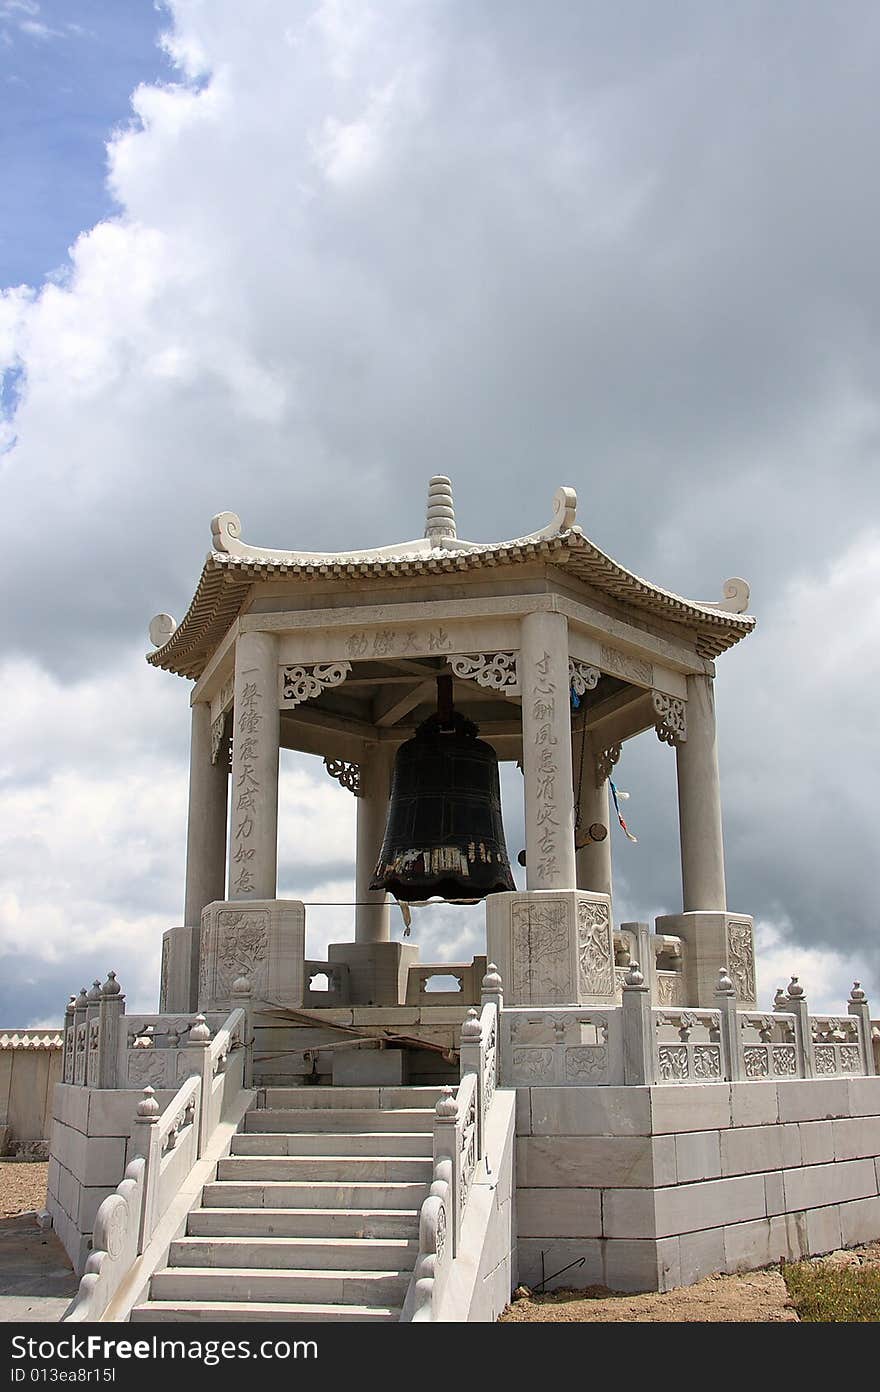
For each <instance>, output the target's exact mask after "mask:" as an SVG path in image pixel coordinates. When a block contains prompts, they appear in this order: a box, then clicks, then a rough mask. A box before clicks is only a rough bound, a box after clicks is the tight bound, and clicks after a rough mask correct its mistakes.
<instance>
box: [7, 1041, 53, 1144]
mask: <svg viewBox="0 0 880 1392" xmlns="http://www.w3.org/2000/svg"><path fill="white" fill-rule="evenodd" d="M61 1056H62V1048H61V1036H60V1035H56V1034H54V1033H52V1034H51V1035H50V1034H48V1033H47V1032H46V1031H43V1030H18V1031H16V1032H12V1031H10V1032H9V1033H8V1034H2V1035H0V1155H7V1154H14V1153H15V1152H16V1151H19V1150H31V1151H32V1150H34V1149H35V1148H38V1147H41V1146H42V1145H45V1143H46V1142H47V1141H48V1139H49V1132H50V1130H51V1128H52V1094H53V1091H54V1088H55V1084H56V1083H57V1081H58V1079H59V1078H60V1076H61ZM37 1153H39V1150H37Z"/></svg>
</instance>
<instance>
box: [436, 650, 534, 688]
mask: <svg viewBox="0 0 880 1392" xmlns="http://www.w3.org/2000/svg"><path fill="white" fill-rule="evenodd" d="M446 660H447V662H448V663H449V665H450V667H451V668H452V670H453V672H454V673H455V675H456V676H457V677H461V678H462V679H463V680H464V681H474V682H476V683H477V685H478V686H484V687H487V688H488V689H489V690H491V691H504V692H506V693H507V694H509V695H512V694H514V693H515V692H517V691H519V674H518V671H517V655H516V653H515V652H495V653H492V652H487V653H460V654H450V656H449V657H448V658H447V659H446Z"/></svg>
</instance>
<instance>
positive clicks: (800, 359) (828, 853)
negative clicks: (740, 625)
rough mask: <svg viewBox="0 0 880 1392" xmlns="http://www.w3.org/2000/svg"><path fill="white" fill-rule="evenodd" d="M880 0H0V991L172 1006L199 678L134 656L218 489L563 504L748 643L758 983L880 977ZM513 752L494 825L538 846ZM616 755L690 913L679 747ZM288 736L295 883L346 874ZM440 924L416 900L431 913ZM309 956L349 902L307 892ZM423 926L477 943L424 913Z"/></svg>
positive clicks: (381, 527)
mask: <svg viewBox="0 0 880 1392" xmlns="http://www.w3.org/2000/svg"><path fill="white" fill-rule="evenodd" d="M878 45H880V11H878V9H877V6H876V5H875V4H873V3H870V0H865V3H862V2H861V0H841V3H838V4H835V5H830V4H823V3H818V2H817V0H809V3H804V0H777V3H775V4H774V5H773V6H768V5H766V4H765V3H761V0H754V2H752V0H741V3H739V4H737V5H736V6H731V5H729V4H726V3H723V0H693V3H689V2H688V0H682V3H679V4H677V5H675V6H659V5H657V4H656V3H655V0H619V3H617V4H615V5H613V6H610V5H608V4H607V3H603V0H577V3H567V2H566V0H547V3H545V4H543V5H541V6H540V7H536V6H535V5H534V3H527V0H505V3H504V4H501V3H497V0H496V2H495V3H490V0H372V3H371V0H309V3H305V0H303V3H291V0H249V3H248V4H247V5H242V4H241V3H240V0H167V3H163V4H161V5H159V6H158V7H154V5H153V4H152V3H151V0H124V3H119V0H52V3H50V0H41V3H37V0H0V103H2V111H0V115H2V120H0V159H2V170H3V178H2V180H0V214H2V215H0V380H2V389H0V470H2V486H3V498H4V503H5V508H4V512H5V516H6V518H7V524H8V528H9V530H8V531H7V532H6V533H5V535H4V538H3V553H4V562H5V564H4V567H3V583H4V591H5V593H4V603H3V605H2V613H0V623H2V628H3V632H2V643H0V663H2V669H3V670H2V690H3V693H4V702H3V706H4V716H5V727H6V728H5V736H6V737H5V739H4V741H3V746H2V755H0V798H2V811H0V1024H2V1025H3V1027H4V1028H10V1027H21V1026H27V1025H31V1024H44V1023H51V1022H55V1021H57V1020H58V1019H60V1016H61V1013H62V1011H63V1007H64V1004H65V1003H66V1000H67V998H68V996H69V994H70V993H71V992H72V991H77V990H78V989H79V987H80V986H81V985H82V984H83V983H84V982H85V983H86V984H88V983H90V982H91V981H92V979H93V978H94V977H95V976H97V975H100V976H101V977H103V976H104V975H105V974H106V972H107V970H108V969H109V968H113V969H114V970H116V971H117V973H118V976H119V979H120V981H121V982H122V985H123V988H124V990H125V991H126V992H127V995H128V1000H129V1003H130V1008H132V1009H135V1008H137V1009H151V1008H154V1007H155V1001H156V995H157V989H158V961H159V952H160V943H161V934H162V932H163V930H164V929H166V928H168V927H170V926H172V925H173V924H175V923H178V922H180V915H181V911H182V901H183V877H184V848H185V816H186V786H187V761H188V741H189V714H188V694H189V684H188V683H187V682H184V681H182V680H181V679H180V678H177V677H174V676H172V675H170V674H167V673H160V672H156V671H154V670H153V669H151V668H149V667H148V666H147V665H146V663H145V662H144V654H145V652H146V651H147V650H148V647H149V644H148V641H147V626H148V623H149V620H150V618H151V617H152V615H153V614H155V613H157V612H159V611H167V612H169V613H171V614H173V615H175V616H176V617H177V618H178V619H179V618H181V617H182V615H183V613H184V612H185V610H186V608H187V605H188V603H189V600H190V598H191V596H192V593H193V591H194V589H195V585H196V582H197V579H198V576H199V573H200V570H201V565H202V562H203V560H204V556H205V554H206V552H207V550H208V547H209V545H210V519H211V517H212V516H213V515H214V514H215V513H218V512H221V511H224V510H231V511H235V512H237V513H238V514H239V515H240V516H241V518H242V520H243V528H244V535H245V537H246V539H247V540H249V541H251V542H253V543H254V544H257V545H263V546H276V547H281V548H287V549H296V548H302V549H311V550H324V549H334V550H336V549H340V550H342V549H353V548H357V547H368V546H374V545H384V544H388V543H391V542H394V541H399V540H404V539H407V538H410V537H413V536H418V535H420V534H421V532H422V529H423V526H424V508H425V494H426V488H427V480H428V478H429V476H430V475H431V474H434V473H438V472H439V473H446V474H449V475H450V476H451V477H452V479H453V483H454V487H455V499H456V512H457V516H458V522H459V532H460V534H461V535H463V536H466V537H468V538H469V539H472V540H487V541H493V540H502V539H506V538H510V537H515V536H519V535H522V534H523V533H526V532H529V531H532V530H534V529H535V528H538V527H540V526H543V525H544V524H545V523H546V522H547V520H548V518H549V516H550V511H549V509H550V503H551V498H552V495H553V492H554V491H555V489H556V487H557V486H558V485H560V484H567V485H570V486H573V487H575V488H576V489H577V491H578V497H579V510H578V522H579V524H580V525H581V526H582V527H583V528H584V529H585V531H586V532H587V534H588V535H589V536H590V537H591V539H592V540H593V541H595V542H596V543H597V544H598V545H599V546H601V547H602V548H603V549H604V550H606V551H607V552H609V553H610V554H611V555H612V556H614V557H615V558H616V559H618V560H619V561H621V562H622V563H623V564H624V565H626V566H627V567H628V568H629V569H631V570H633V571H635V572H636V573H637V574H640V575H645V576H648V577H649V578H650V579H651V580H652V581H654V582H655V583H657V584H659V585H662V586H664V587H666V588H668V589H671V590H673V591H675V592H677V593H680V594H685V595H690V596H692V597H694V598H703V599H716V598H719V597H720V594H721V585H722V583H723V581H724V580H725V579H726V578H727V577H728V576H734V575H742V576H745V577H746V578H747V579H748V580H749V582H750V583H751V586H752V605H751V608H752V611H753V612H754V613H755V614H756V615H757V617H758V628H757V631H756V632H755V634H754V636H752V637H750V638H749V639H747V640H746V641H745V642H744V643H742V644H741V645H738V646H737V647H735V648H734V649H733V650H731V651H730V652H729V653H727V654H725V655H723V656H722V657H721V658H720V659H719V660H718V680H717V706H718V724H719V749H720V763H721V779H722V796H723V800H724V824H725V845H726V856H727V875H728V891H729V903H730V906H731V908H733V909H735V910H736V911H738V912H745V913H751V914H753V915H754V918H755V925H756V935H757V940H758V945H759V984H760V991H761V996H762V1001H763V1003H765V1004H767V1005H769V1002H770V998H771V997H772V994H773V991H774V990H775V988H776V986H777V985H779V984H782V983H784V982H786V981H787V980H788V977H789V975H790V974H791V973H796V974H798V975H799V976H800V978H801V981H802V982H803V984H804V986H805V988H806V993H807V997H808V999H809V1000H810V1002H811V1004H814V1005H815V1007H816V1008H822V1009H830V1010H842V1009H843V1008H844V1002H845V1000H846V996H847V993H848V990H849V987H850V985H851V984H852V981H853V979H855V978H858V979H860V980H861V981H862V983H863V985H864V986H865V988H866V990H867V991H868V993H869V997H873V1000H874V1001H875V1002H876V999H877V995H878V992H880V949H878V935H877V923H876V920H877V907H876V892H875V882H874V871H875V866H876V862H877V854H878V847H877V826H878V820H880V819H878V801H880V797H878V788H877V775H878V767H880V764H878V753H880V748H878V746H880V737H878V734H877V720H876V716H875V711H876V704H877V702H876V690H877V684H878V678H880V641H878V640H880V519H878V512H877V500H878V492H880V487H878V471H877V459H878V445H880V409H878V408H880V395H878V393H880V280H878V277H877V272H876V259H877V251H876V249H877V245H878V212H880V190H878V184H877V179H876V173H875V171H876V169H877V167H878V163H880V161H878V149H877V145H878V136H877V121H876V72H877V64H878ZM518 778H519V775H518V774H516V773H515V771H513V770H512V769H505V771H504V779H503V795H504V801H505V817H506V824H507V833H508V844H509V847H510V851H511V856H512V857H514V856H515V854H516V852H517V850H519V848H520V846H521V845H522V810H521V806H520V801H521V791H520V785H519V784H518V783H517V779H518ZM617 781H618V783H619V784H620V786H621V787H623V788H625V789H626V790H627V791H629V792H630V794H631V798H630V801H629V803H628V804H627V818H628V821H629V822H630V824H631V825H632V826H633V827H634V828H635V830H636V832H637V834H638V838H639V840H638V845H637V846H632V845H630V843H629V842H627V841H626V840H625V838H624V837H623V836H622V835H620V836H615V839H614V872H615V897H616V904H615V914H616V917H617V918H618V919H619V920H628V919H648V920H650V919H652V918H653V917H654V916H655V915H656V914H660V913H667V912H675V911H676V910H677V909H678V908H679V907H680V894H681V888H680V875H679V863H678V836H677V813H676V803H675V775H674V756H673V754H672V751H671V750H669V749H668V748H667V747H666V746H661V745H660V744H659V742H658V741H657V740H656V739H655V738H654V736H653V735H652V734H651V733H650V732H648V733H647V734H646V735H644V736H641V737H640V738H639V739H638V740H636V741H633V742H632V744H630V745H627V746H626V748H625V750H624V754H623V758H622V760H621V763H620V765H619V766H618V779H617ZM353 848H354V802H353V799H352V798H351V796H350V795H349V794H348V793H347V792H345V791H344V790H343V789H341V788H339V787H338V785H337V784H336V783H334V782H333V781H332V780H330V779H329V778H327V776H326V774H325V773H324V772H323V770H322V768H321V766H320V762H319V761H316V760H312V759H308V758H306V757H304V756H295V755H289V754H285V755H284V757H283V759H282V780H281V815H280V880H279V892H280V893H281V894H283V895H284V896H285V897H302V898H304V899H306V900H307V901H309V902H311V901H316V900H318V901H320V900H338V899H342V900H345V899H350V898H351V897H352V894H353V868H352V858H353ZM426 915H427V916H426ZM307 923H308V928H309V955H310V956H318V955H319V954H320V952H321V950H322V949H323V947H324V945H325V944H326V943H327V942H328V941H334V940H344V939H346V938H349V937H351V936H352V934H353V925H352V915H351V913H350V911H349V910H346V909H329V908H328V909H320V908H316V909H310V910H309V911H308V917H307ZM413 936H414V938H415V939H417V940H418V941H419V943H420V945H421V949H422V957H423V959H424V960H429V961H438V960H460V959H461V958H462V957H467V956H470V954H471V953H472V952H474V951H479V950H481V948H482V941H481V938H482V923H481V916H480V915H475V913H474V912H473V911H464V910H459V909H452V908H449V909H445V910H442V911H437V912H433V911H432V912H430V913H429V912H428V911H422V913H421V914H420V915H418V916H417V918H416V923H415V926H414V934H413Z"/></svg>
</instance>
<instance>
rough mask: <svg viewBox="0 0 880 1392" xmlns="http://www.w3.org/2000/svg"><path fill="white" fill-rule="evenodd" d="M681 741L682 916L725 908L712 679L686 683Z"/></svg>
mask: <svg viewBox="0 0 880 1392" xmlns="http://www.w3.org/2000/svg"><path fill="white" fill-rule="evenodd" d="M687 695H688V700H687V739H684V740H680V741H679V742H678V744H677V745H676V759H677V768H678V822H679V829H680V837H681V886H682V898H683V907H684V912H685V913H698V912H703V913H705V912H706V911H711V910H715V911H718V910H721V911H723V910H724V909H725V908H726V907H727V895H726V891H725V886H724V845H723V842H722V837H721V790H720V785H719V781H718V747H717V741H716V735H715V696H714V692H713V687H712V678H711V677H707V676H689V677H688V679H687Z"/></svg>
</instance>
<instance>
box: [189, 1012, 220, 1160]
mask: <svg viewBox="0 0 880 1392" xmlns="http://www.w3.org/2000/svg"><path fill="white" fill-rule="evenodd" d="M189 1042H190V1044H191V1045H192V1047H193V1048H194V1049H201V1051H202V1057H201V1059H200V1061H199V1065H198V1073H199V1076H200V1078H201V1088H200V1089H199V1148H198V1156H199V1159H201V1157H202V1156H203V1155H204V1153H205V1147H206V1145H207V1144H208V1124H209V1120H210V1112H211V1091H212V1087H213V1082H214V1075H213V1073H212V1071H211V1031H210V1029H209V1027H208V1025H207V1023H206V1021H205V1017H204V1015H197V1016H196V1022H195V1024H194V1025H193V1027H192V1029H191V1030H190V1032H189Z"/></svg>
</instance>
